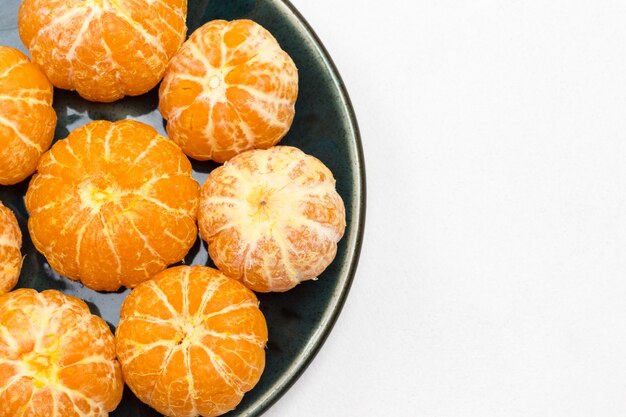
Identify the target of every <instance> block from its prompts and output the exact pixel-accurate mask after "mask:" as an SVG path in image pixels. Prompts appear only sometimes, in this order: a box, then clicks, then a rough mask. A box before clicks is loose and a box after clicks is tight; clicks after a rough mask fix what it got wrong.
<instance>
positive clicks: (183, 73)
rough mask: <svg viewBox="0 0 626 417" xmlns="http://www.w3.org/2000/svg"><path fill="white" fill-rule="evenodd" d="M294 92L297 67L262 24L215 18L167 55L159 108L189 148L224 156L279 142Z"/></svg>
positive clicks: (173, 134) (200, 154)
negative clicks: (169, 59)
mask: <svg viewBox="0 0 626 417" xmlns="http://www.w3.org/2000/svg"><path fill="white" fill-rule="evenodd" d="M297 95H298V71H297V69H296V66H295V64H294V63H293V61H292V60H291V58H290V57H289V55H288V54H287V53H286V52H285V51H283V50H282V49H281V48H280V45H278V42H277V41H276V39H274V37H273V36H272V35H271V34H270V33H269V32H268V31H267V30H265V29H264V28H263V27H262V26H260V25H259V24H257V23H255V22H253V21H251V20H233V21H231V22H226V21H223V20H214V21H212V22H209V23H206V24H205V25H204V26H201V27H200V28H199V29H198V30H196V31H195V32H194V33H193V34H192V35H191V37H190V38H189V39H188V40H187V41H186V42H185V43H184V44H183V46H182V47H181V48H180V50H179V51H178V52H177V53H176V55H174V57H173V58H172V60H171V62H170V64H169V67H168V69H167V71H166V73H165V77H164V78H163V83H162V84H161V88H160V90H159V100H160V102H159V107H160V110H161V114H162V115H163V118H165V119H166V120H167V133H168V134H169V137H170V138H171V139H172V140H174V141H175V142H176V143H178V144H179V145H180V147H181V148H182V149H183V151H184V152H185V153H186V154H187V155H189V156H190V157H192V158H195V159H198V160H207V159H212V160H214V161H217V162H224V161H226V160H228V159H229V158H231V157H233V156H234V155H236V154H237V153H240V152H242V151H245V150H247V149H252V148H269V147H270V146H272V145H275V144H276V143H278V142H279V141H280V140H281V139H282V137H283V136H285V134H286V133H287V131H288V130H289V128H290V126H291V122H292V121H293V117H294V112H295V110H294V103H295V102H296V98H297Z"/></svg>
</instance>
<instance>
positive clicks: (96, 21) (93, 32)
mask: <svg viewBox="0 0 626 417" xmlns="http://www.w3.org/2000/svg"><path fill="white" fill-rule="evenodd" d="M186 18H187V0H159V1H150V0H88V1H85V0H24V1H23V2H22V5H21V6H20V10H19V15H18V29H19V34H20V37H21V39H22V41H23V42H24V45H26V47H27V48H28V49H29V50H30V52H31V56H32V58H33V61H34V62H36V63H37V64H39V65H40V66H41V67H42V68H43V69H44V71H45V72H46V75H47V76H48V78H49V79H50V80H51V81H52V84H54V85H55V86H56V87H59V88H63V89H66V90H76V91H78V93H79V94H80V95H81V96H82V97H84V98H85V99H87V100H91V101H100V102H111V101H115V100H117V99H120V98H122V97H124V96H125V95H130V96H136V95H140V94H143V93H145V92H147V91H148V90H150V89H151V88H153V87H154V86H155V85H157V83H158V82H159V81H160V80H161V78H162V77H163V73H164V72H165V68H166V67H167V63H168V61H169V59H170V58H171V57H172V55H174V53H175V52H176V50H177V49H178V48H179V47H180V45H181V44H182V43H183V41H184V40H185V35H186V33H187V26H186V24H185V21H186Z"/></svg>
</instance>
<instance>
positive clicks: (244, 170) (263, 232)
mask: <svg viewBox="0 0 626 417" xmlns="http://www.w3.org/2000/svg"><path fill="white" fill-rule="evenodd" d="M345 218H346V213H345V207H344V204H343V200H342V199H341V197H340V196H339V194H338V193H337V191H336V190H335V179H334V178H333V174H332V173H331V172H330V170H329V169H328V168H327V167H326V166H325V165H324V164H323V163H322V162H321V161H320V160H318V159H317V158H315V157H313V156H310V155H307V154H305V153H304V152H302V151H300V150H299V149H297V148H293V147H289V146H275V147H272V148H270V149H267V150H252V151H247V152H244V153H242V154H240V155H237V156H236V157H234V158H233V159H231V160H230V161H228V162H227V163H226V164H224V165H223V166H221V167H219V168H217V169H215V170H213V171H212V172H211V174H210V175H209V177H208V178H207V180H206V182H205V183H204V185H203V186H202V192H201V195H200V208H199V212H198V224H199V226H200V235H201V236H202V238H203V239H204V240H205V241H207V243H208V245H209V254H210V255H211V259H213V261H214V262H215V264H216V265H217V267H218V268H219V269H220V270H221V271H223V272H224V273H225V274H226V275H228V276H229V277H231V278H235V279H238V280H240V281H242V282H243V283H244V284H245V285H246V286H248V288H250V289H252V290H254V291H259V292H269V291H287V290H289V289H291V288H293V287H294V286H296V285H297V284H299V283H300V282H301V281H304V280H309V279H314V278H315V277H317V276H318V275H319V274H320V273H322V271H324V269H326V267H327V266H328V265H329V264H330V263H331V262H332V260H333V259H334V257H335V255H336V253H337V242H338V241H339V240H340V239H341V237H342V236H343V233H344V230H345V227H346V220H345Z"/></svg>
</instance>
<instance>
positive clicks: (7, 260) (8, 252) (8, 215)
mask: <svg viewBox="0 0 626 417" xmlns="http://www.w3.org/2000/svg"><path fill="white" fill-rule="evenodd" d="M21 247H22V232H21V231H20V226H19V225H18V223H17V219H16V218H15V214H13V212H12V211H11V210H9V209H8V208H7V207H5V206H4V205H3V204H2V202H1V201H0V294H4V293H6V292H9V291H11V290H12V289H13V287H15V284H17V280H18V279H19V277H20V271H21V269H22V254H21V252H20V248H21Z"/></svg>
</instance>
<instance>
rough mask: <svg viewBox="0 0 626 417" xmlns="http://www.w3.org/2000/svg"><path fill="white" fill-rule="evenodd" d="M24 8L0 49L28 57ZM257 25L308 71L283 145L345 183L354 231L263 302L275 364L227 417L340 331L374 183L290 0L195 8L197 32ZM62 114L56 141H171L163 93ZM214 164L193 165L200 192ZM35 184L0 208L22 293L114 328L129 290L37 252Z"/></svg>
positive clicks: (197, 260) (138, 415) (10, 19)
mask: <svg viewBox="0 0 626 417" xmlns="http://www.w3.org/2000/svg"><path fill="white" fill-rule="evenodd" d="M19 3H20V1H19V0H3V1H2V9H1V10H0V44H2V45H7V46H13V47H17V48H19V49H21V50H23V51H25V52H26V50H25V49H24V46H23V45H22V43H21V42H20V40H19V37H18V34H17V23H16V22H17V10H18V7H19ZM237 18H248V19H252V20H254V21H256V22H258V23H260V24H261V25H263V26H264V27H265V28H267V29H268V30H269V31H270V32H271V33H272V34H273V35H274V36H275V37H276V38H277V39H278V42H279V43H280V44H281V46H282V47H283V49H284V50H285V51H287V52H288V53H289V55H291V57H292V58H293V60H294V61H295V63H296V65H297V67H298V69H299V77H300V86H299V87H300V93H299V97H298V101H297V103H296V117H295V120H294V122H293V126H292V128H291V130H290V132H289V134H288V135H287V136H286V137H285V138H284V139H283V140H282V142H281V144H283V145H292V146H296V147H298V148H300V149H302V150H303V151H304V152H306V153H309V154H311V155H314V156H316V157H317V158H319V159H320V160H321V161H322V162H324V163H325V164H326V165H327V166H328V167H329V168H330V169H331V170H332V172H333V173H334V175H335V177H336V179H337V190H338V191H339V194H341V196H342V197H343V200H344V202H345V205H346V214H347V229H346V233H345V235H344V237H343V239H342V240H341V242H340V244H339V248H338V253H337V257H336V258H335V260H334V262H333V263H332V264H331V265H330V267H329V268H328V269H327V270H326V271H325V272H324V273H323V274H322V275H321V276H320V277H319V279H318V280H317V281H309V282H305V283H303V284H300V285H299V286H297V287H296V288H295V289H293V290H291V291H289V292H286V293H282V294H259V299H260V302H261V309H262V310H263V312H264V313H265V316H266V318H267V322H268V327H269V342H268V346H267V364H266V368H265V372H264V373H263V376H262V378H261V381H260V382H259V384H258V385H257V386H256V387H255V388H254V389H253V390H252V391H250V392H249V393H247V394H246V395H245V396H244V399H243V401H242V402H241V404H240V405H239V406H238V407H237V408H236V410H234V411H232V412H230V413H228V414H226V416H231V417H232V416H241V417H243V416H246V417H248V416H258V415H260V414H261V413H262V412H263V411H264V410H266V409H267V408H268V407H269V406H270V405H271V404H272V403H274V402H275V401H276V400H277V399H278V398H279V397H280V396H281V395H282V394H283V393H284V392H285V391H286V390H287V389H288V388H289V387H290V386H291V384H293V382H294V381H295V380H296V379H297V377H298V376H299V375H300V374H301V373H302V371H303V370H304V369H305V368H306V366H307V365H308V364H309V363H310V361H311V360H312V359H313V356H314V355H315V353H316V352H317V351H318V349H319V348H320V346H321V345H322V343H323V342H324V340H325V338H326V336H328V333H329V332H330V330H331V327H332V326H333V324H334V322H335V320H336V319H337V316H338V314H339V311H340V310H341V307H342V305H343V302H344V301H345V298H346V296H347V293H348V290H349V287H350V284H351V282H352V278H353V276H354V273H355V269H356V264H357V261H358V256H359V250H360V244H361V238H362V234H363V221H364V214H365V213H364V211H365V177H364V166H363V157H362V151H361V143H360V139H359V134H358V129H357V124H356V120H355V117H354V114H353V111H352V108H351V105H350V102H349V99H348V96H347V94H346V91H345V89H344V86H343V84H342V82H341V79H340V78H339V75H338V73H337V71H336V69H335V67H334V66H333V64H332V62H331V59H330V57H329V56H328V54H327V53H326V51H325V50H324V48H323V46H322V45H321V43H320V41H319V39H318V38H317V37H316V36H315V34H314V33H313V31H312V30H311V28H310V27H309V26H308V25H307V23H306V22H305V21H304V19H303V18H302V16H301V15H300V14H299V13H298V12H297V11H296V10H295V9H294V8H293V6H292V5H290V4H289V3H287V2H284V1H281V0H257V1H255V0H198V1H193V0H190V1H189V14H188V19H187V23H188V26H189V32H188V33H189V34H190V33H192V32H193V31H194V30H195V29H196V28H198V27H199V26H201V25H202V24H203V23H205V22H207V21H209V20H213V19H227V20H231V19H237ZM54 101H55V103H54V108H55V110H56V112H57V116H58V120H59V122H58V126H57V129H56V132H55V139H61V138H65V137H66V136H67V135H68V133H69V132H70V131H72V130H74V129H76V128H77V127H79V126H82V125H84V124H86V123H88V122H90V121H92V120H99V119H104V120H110V121H115V120H120V119H135V120H140V121H142V122H144V123H147V124H150V125H152V126H154V127H155V128H156V129H157V130H158V131H159V132H160V133H161V134H162V135H166V132H165V129H164V122H163V119H162V118H161V115H160V114H159V111H158V94H157V89H154V90H153V91H151V92H149V93H147V94H145V95H143V96H140V97H131V98H126V99H123V100H121V101H118V102H115V103H111V104H98V103H90V102H88V101H85V100H83V99H81V98H80V97H79V96H78V95H77V94H75V93H73V92H67V91H61V90H55V96H54ZM215 166H216V165H215V164H213V163H207V162H193V167H194V177H195V178H196V179H197V180H198V182H199V183H200V184H203V183H204V180H205V178H206V176H207V174H208V173H209V172H210V171H211V170H212V169H213V168H215ZM27 187H28V180H26V181H24V182H22V183H20V184H17V185H15V186H10V187H2V186H0V200H2V202H3V203H4V204H5V205H7V206H8V207H10V208H11V209H12V210H13V211H14V212H16V215H17V217H18V220H19V223H20V226H21V228H22V233H23V234H24V243H23V247H22V252H23V254H24V255H25V259H24V267H23V270H22V274H21V277H20V281H19V284H18V286H19V287H30V288H35V289H37V290H40V291H41V290H44V289H48V288H55V289H58V290H61V291H63V292H65V293H66V294H71V295H74V296H77V297H80V298H82V299H83V300H85V301H86V302H87V303H88V304H89V306H90V308H91V310H92V312H93V313H94V314H98V315H100V316H101V317H103V318H104V319H105V320H106V321H107V322H108V323H109V325H110V326H111V327H112V328H114V327H115V326H116V325H117V322H118V320H119V309H120V305H121V303H122V301H123V300H124V298H125V297H126V295H127V294H128V292H129V290H124V291H120V292H117V293H98V292H95V291H92V290H90V289H88V288H85V287H83V286H82V285H81V284H79V283H76V282H73V281H70V280H68V279H66V278H63V277H61V276H59V275H57V274H56V273H55V272H54V271H52V270H51V269H50V267H49V266H48V264H47V263H46V261H45V259H44V257H43V256H42V255H40V254H39V253H37V251H36V250H35V248H34V247H33V244H32V242H31V240H30V239H29V235H28V231H27V221H28V214H27V212H26V209H25V208H24V194H25V193H26V189H27ZM185 263H187V264H196V265H210V266H213V264H212V263H211V260H210V259H209V257H208V255H207V248H206V245H205V244H204V242H202V241H201V240H200V239H199V238H198V240H197V241H196V244H195V245H194V246H193V248H192V249H191V252H190V253H189V254H188V256H187V257H186V259H185ZM111 416H112V417H148V416H149V417H153V416H159V414H158V413H157V412H155V411H154V410H152V409H150V408H149V407H148V406H146V405H144V404H142V403H141V402H139V401H138V400H137V399H136V398H135V397H134V396H133V394H132V392H130V390H128V389H126V391H125V392H124V398H123V400H122V403H121V404H120V406H119V407H118V409H117V410H116V411H115V412H113V413H112V414H111Z"/></svg>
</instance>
